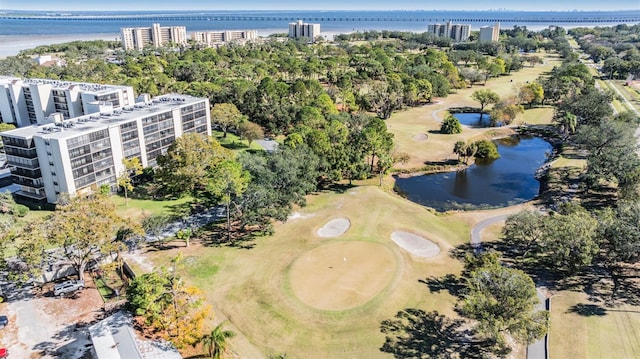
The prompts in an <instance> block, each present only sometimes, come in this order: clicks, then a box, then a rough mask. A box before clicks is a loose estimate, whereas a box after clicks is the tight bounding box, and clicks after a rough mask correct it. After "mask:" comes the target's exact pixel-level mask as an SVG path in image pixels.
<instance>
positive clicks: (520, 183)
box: [396, 137, 551, 211]
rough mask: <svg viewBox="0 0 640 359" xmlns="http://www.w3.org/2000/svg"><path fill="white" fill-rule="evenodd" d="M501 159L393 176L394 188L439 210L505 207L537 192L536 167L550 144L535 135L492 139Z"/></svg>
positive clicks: (542, 160) (545, 156)
mask: <svg viewBox="0 0 640 359" xmlns="http://www.w3.org/2000/svg"><path fill="white" fill-rule="evenodd" d="M495 142H496V144H497V145H498V152H499V153H500V158H499V159H497V160H495V161H491V162H488V163H479V162H476V163H475V164H473V165H471V166H470V167H469V168H467V169H465V170H462V171H457V172H445V173H434V174H429V175H423V176H413V177H406V178H401V177H398V178H396V190H397V191H398V192H399V193H401V194H402V195H404V196H406V197H407V198H408V199H409V200H411V201H413V202H416V203H419V204H422V205H424V206H427V207H432V208H434V209H436V210H438V211H447V210H452V209H481V208H492V207H504V206H510V205H513V204H517V203H522V202H526V201H528V200H530V199H532V198H534V197H535V196H537V195H538V193H539V191H540V182H538V180H537V179H536V178H535V173H536V170H537V169H538V168H539V167H540V166H542V165H543V164H544V162H545V161H546V159H547V156H548V154H549V153H550V152H551V145H550V144H549V143H548V142H547V141H545V140H543V139H541V138H538V137H511V138H506V139H501V140H497V141H495Z"/></svg>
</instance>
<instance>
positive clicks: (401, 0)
mask: <svg viewBox="0 0 640 359" xmlns="http://www.w3.org/2000/svg"><path fill="white" fill-rule="evenodd" d="M0 9H5V10H45V11H55V10H65V11H70V10H96V11H104V10H109V11H117V10H490V9H493V10H496V9H509V10H524V11H549V10H551V11H565V10H569V11H572V10H583V11H590V10H602V11H614V10H620V9H626V10H640V0H564V1H563V0H525V1H522V0H457V1H425V0H422V1H419V0H393V1H390V0H366V1H362V0H348V1H347V0H320V1H303V0H295V1H293V0H280V1H268V0H239V1H228V0H226V1H211V0H209V1H207V0H183V1H176V0H107V1H104V0H101V1H96V0H0Z"/></svg>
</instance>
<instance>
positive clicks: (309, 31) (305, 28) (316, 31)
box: [289, 20, 320, 41]
mask: <svg viewBox="0 0 640 359" xmlns="http://www.w3.org/2000/svg"><path fill="white" fill-rule="evenodd" d="M318 36H320V24H307V23H304V22H302V20H298V21H296V22H292V23H289V38H291V39H298V38H301V37H308V38H309V39H311V41H314V40H315V39H316V37H318Z"/></svg>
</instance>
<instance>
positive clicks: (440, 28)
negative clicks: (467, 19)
mask: <svg viewBox="0 0 640 359" xmlns="http://www.w3.org/2000/svg"><path fill="white" fill-rule="evenodd" d="M427 32H429V33H431V34H434V35H436V36H439V37H448V38H451V39H453V41H455V42H463V41H467V40H469V35H470V34H471V25H467V24H452V23H451V21H447V23H446V24H430V25H429V27H428V28H427Z"/></svg>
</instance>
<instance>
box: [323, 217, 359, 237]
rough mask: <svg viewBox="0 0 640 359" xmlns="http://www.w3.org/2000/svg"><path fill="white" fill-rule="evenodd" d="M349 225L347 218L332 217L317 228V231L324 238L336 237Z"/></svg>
mask: <svg viewBox="0 0 640 359" xmlns="http://www.w3.org/2000/svg"><path fill="white" fill-rule="evenodd" d="M350 226H351V222H349V220H348V219H347V218H334V219H332V220H330V221H329V222H327V224H325V225H324V226H322V228H320V229H318V232H317V233H318V236H320V237H324V238H331V237H338V236H340V235H343V234H344V232H346V231H347V230H348V229H349V227H350Z"/></svg>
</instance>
